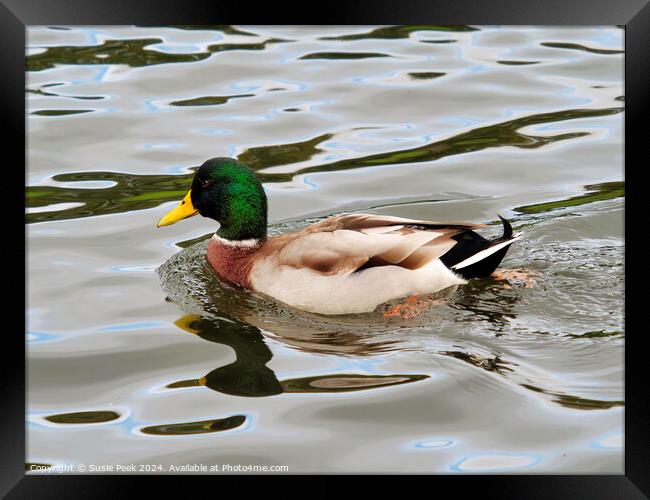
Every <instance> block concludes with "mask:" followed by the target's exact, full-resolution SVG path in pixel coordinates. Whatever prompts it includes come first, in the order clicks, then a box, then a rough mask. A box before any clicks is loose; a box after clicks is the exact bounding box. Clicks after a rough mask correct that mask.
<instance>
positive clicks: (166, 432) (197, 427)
mask: <svg viewBox="0 0 650 500" xmlns="http://www.w3.org/2000/svg"><path fill="white" fill-rule="evenodd" d="M245 421H246V417H245V416H244V415H233V416H232V417H227V418H215V419H212V420H199V421H197V422H181V423H177V424H162V425H151V426H149V427H143V428H142V429H140V432H142V433H144V434H150V435H153V436H184V435H187V434H210V433H212V432H222V431H228V430H231V429H236V428H237V427H239V426H241V425H242V424H243V423H244V422H245Z"/></svg>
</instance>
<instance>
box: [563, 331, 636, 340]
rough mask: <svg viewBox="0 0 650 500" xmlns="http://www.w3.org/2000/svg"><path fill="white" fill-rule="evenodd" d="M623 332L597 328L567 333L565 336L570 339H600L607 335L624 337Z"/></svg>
mask: <svg viewBox="0 0 650 500" xmlns="http://www.w3.org/2000/svg"><path fill="white" fill-rule="evenodd" d="M624 336H625V333H624V332H611V331H607V330H598V331H595V332H585V333H569V334H567V337H571V338H572V339H600V338H608V337H624Z"/></svg>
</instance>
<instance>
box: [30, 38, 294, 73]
mask: <svg viewBox="0 0 650 500" xmlns="http://www.w3.org/2000/svg"><path fill="white" fill-rule="evenodd" d="M286 41H288V40H280V39H278V38H271V39H269V40H266V41H264V42H257V43H222V44H214V45H210V46H209V47H208V51H207V52H196V53H192V54H171V53H168V52H160V51H157V50H152V49H147V48H146V47H147V46H149V45H154V44H159V43H163V40H162V39H160V38H142V39H141V38H139V39H133V40H106V41H104V43H102V44H101V45H91V46H79V45H62V46H57V47H47V49H46V50H45V51H44V52H41V53H39V54H32V55H29V56H27V58H26V64H27V71H42V70H45V69H50V68H54V67H55V66H56V65H66V64H68V65H79V64H124V65H127V66H131V67H142V66H152V65H155V64H168V63H183V62H194V61H201V60H203V59H207V58H208V57H210V55H212V53H215V52H223V51H228V50H263V49H264V48H265V47H266V46H267V45H268V44H272V43H279V42H286Z"/></svg>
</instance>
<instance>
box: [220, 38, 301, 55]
mask: <svg viewBox="0 0 650 500" xmlns="http://www.w3.org/2000/svg"><path fill="white" fill-rule="evenodd" d="M290 41H291V40H283V39H281V38H269V39H268V40H265V41H263V42H257V43H218V44H215V45H210V46H209V47H208V50H209V51H210V52H225V51H228V50H264V49H265V48H266V46H267V45H271V44H274V43H284V42H290Z"/></svg>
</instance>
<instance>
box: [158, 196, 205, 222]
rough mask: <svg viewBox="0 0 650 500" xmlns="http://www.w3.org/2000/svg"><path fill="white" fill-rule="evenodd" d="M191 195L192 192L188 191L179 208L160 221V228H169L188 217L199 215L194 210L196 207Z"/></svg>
mask: <svg viewBox="0 0 650 500" xmlns="http://www.w3.org/2000/svg"><path fill="white" fill-rule="evenodd" d="M191 194H192V191H191V190H190V191H188V192H187V194H186V195H185V198H183V200H182V201H181V202H180V203H179V204H178V206H177V207H176V208H174V209H173V210H172V211H170V212H169V213H168V214H167V215H165V216H164V217H163V218H162V219H160V220H159V221H158V227H162V226H169V225H171V224H174V223H175V222H178V221H179V220H183V219H187V218H188V217H192V216H193V215H196V214H198V213H199V211H198V210H197V209H196V208H194V205H192V196H191Z"/></svg>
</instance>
